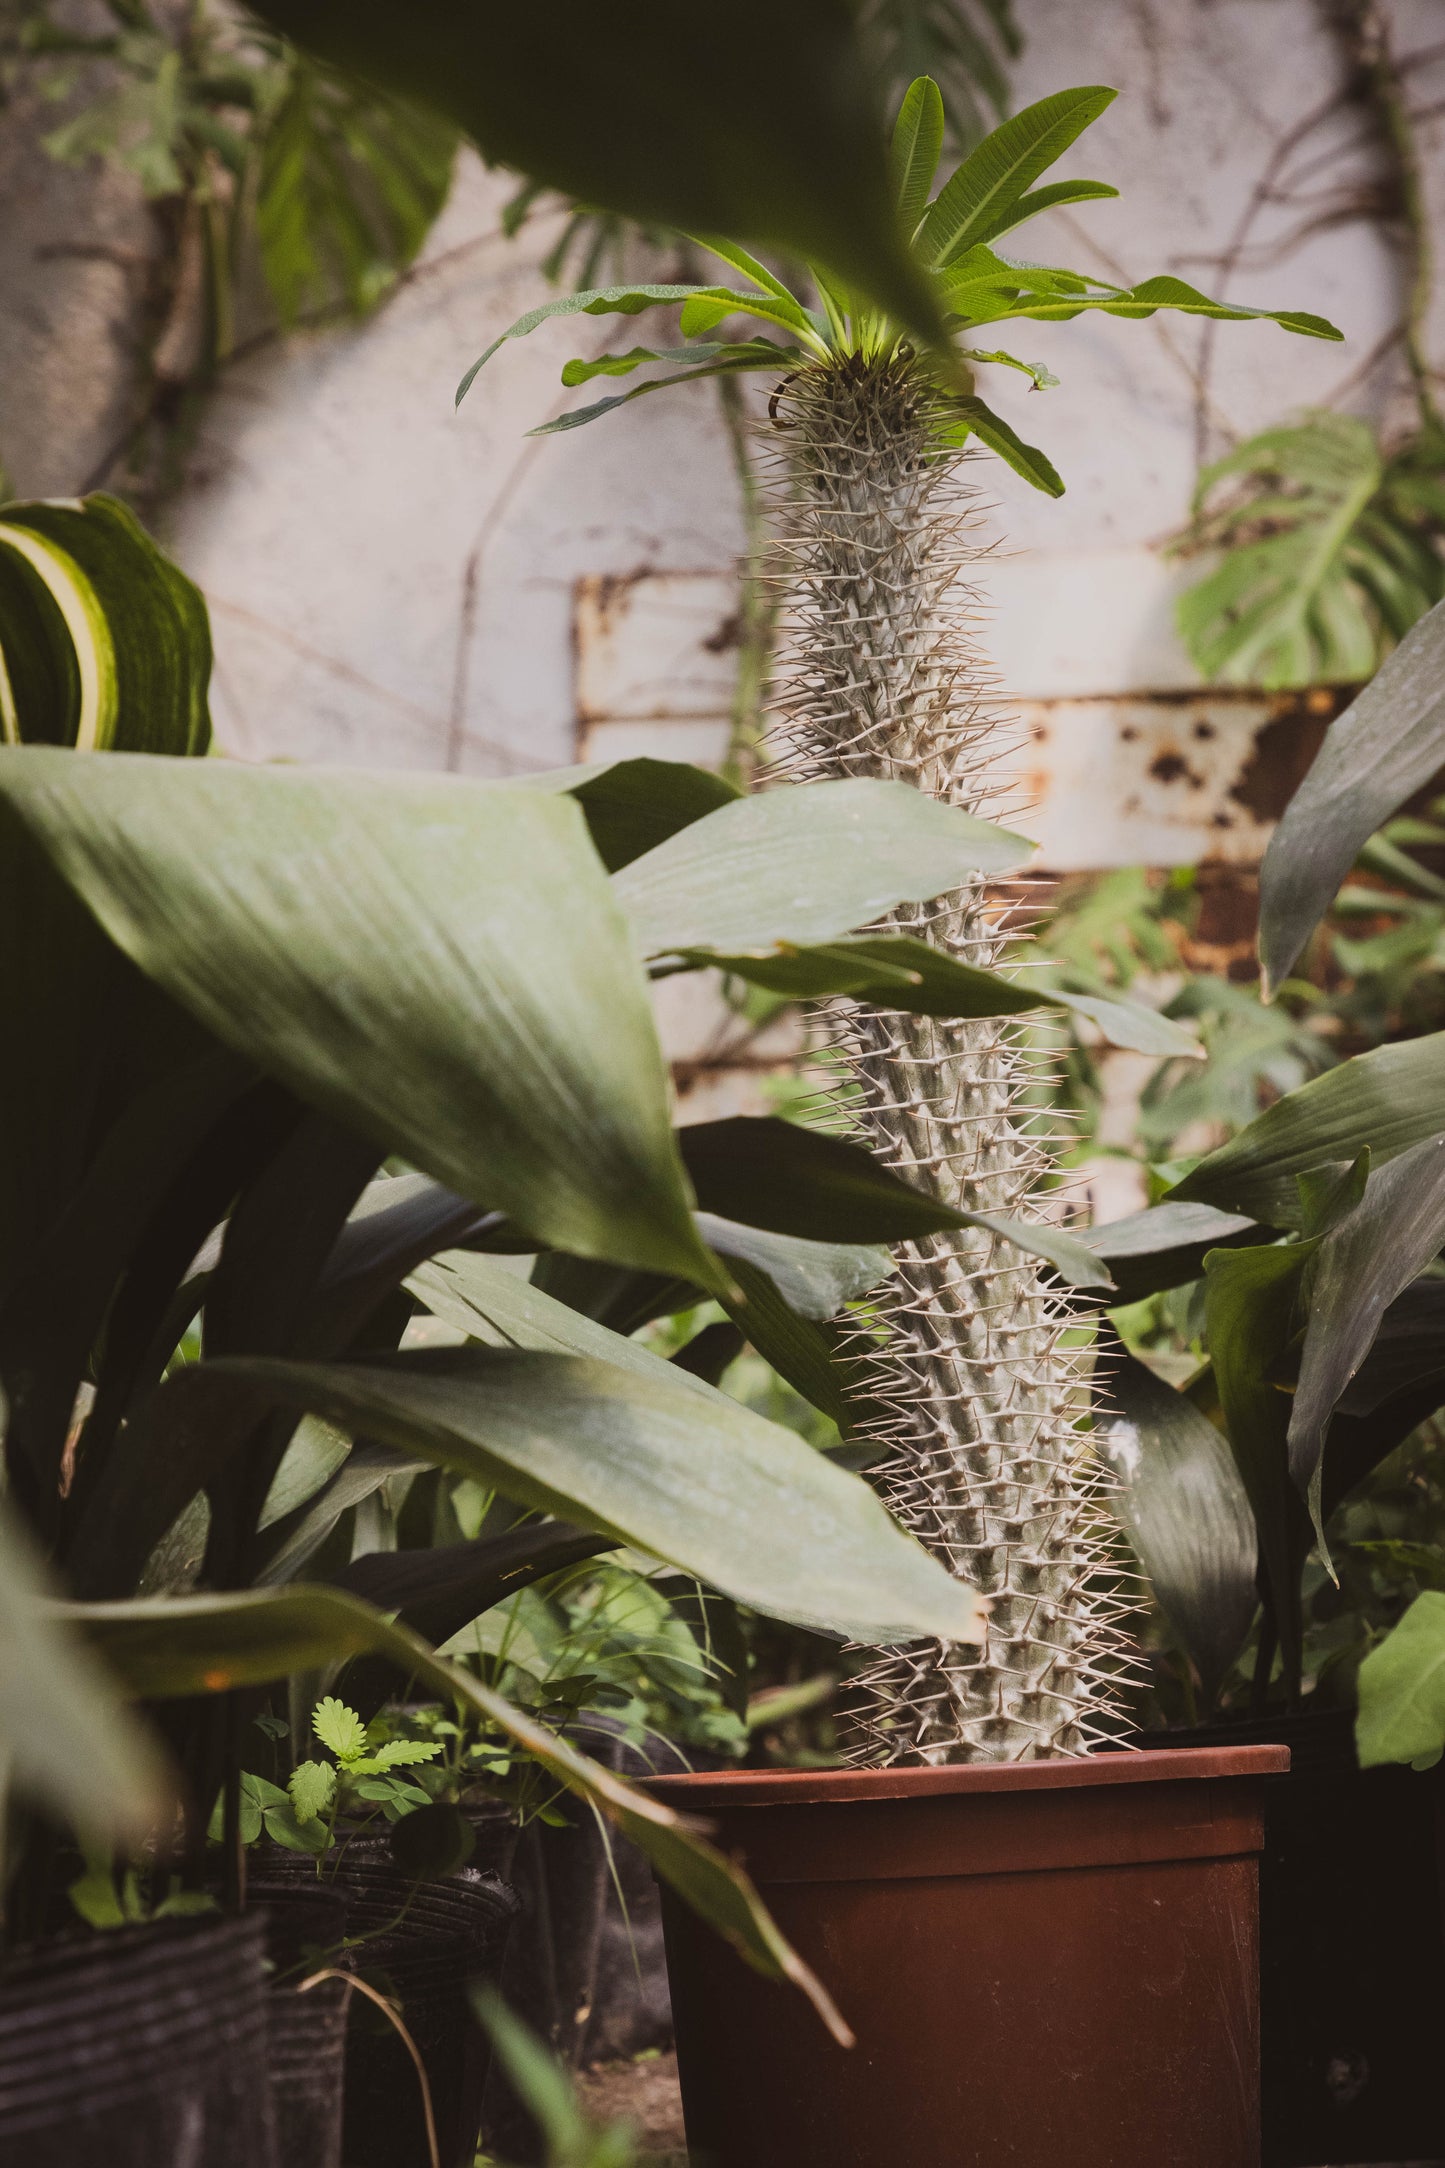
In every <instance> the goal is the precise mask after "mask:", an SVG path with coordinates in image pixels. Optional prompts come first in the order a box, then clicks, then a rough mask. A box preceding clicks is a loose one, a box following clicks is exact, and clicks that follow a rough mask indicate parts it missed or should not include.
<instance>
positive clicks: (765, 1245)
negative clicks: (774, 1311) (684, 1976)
mask: <svg viewBox="0 0 1445 2168" xmlns="http://www.w3.org/2000/svg"><path fill="white" fill-rule="evenodd" d="M696 1224H697V1231H698V1233H699V1234H700V1235H701V1236H702V1239H703V1241H704V1242H706V1243H707V1245H708V1247H709V1248H710V1249H714V1250H717V1251H718V1253H719V1254H720V1255H721V1256H723V1257H726V1258H728V1259H729V1260H730V1261H731V1262H732V1263H733V1264H738V1263H741V1264H747V1265H752V1266H754V1267H755V1268H756V1269H757V1270H758V1271H759V1272H765V1273H766V1274H767V1276H768V1278H769V1279H770V1280H771V1281H772V1282H773V1285H774V1286H775V1287H776V1288H777V1290H778V1293H779V1294H780V1295H781V1296H782V1298H783V1300H784V1301H785V1302H786V1303H787V1304H788V1306H789V1308H790V1309H794V1310H796V1311H797V1312H798V1314H799V1316H800V1317H813V1318H829V1317H836V1316H837V1315H838V1312H839V1311H840V1310H841V1309H842V1307H843V1305H844V1303H846V1302H852V1301H853V1300H854V1298H855V1297H856V1296H858V1295H864V1294H866V1293H867V1292H868V1290H869V1288H870V1287H876V1286H877V1285H878V1282H879V1281H880V1280H885V1279H887V1277H888V1275H889V1273H890V1272H891V1271H892V1270H893V1259H892V1258H891V1257H890V1255H889V1253H888V1251H887V1250H886V1249H883V1248H881V1247H880V1246H879V1245H878V1244H876V1243H869V1242H810V1241H808V1240H806V1239H805V1238H804V1237H803V1236H801V1235H780V1234H774V1233H771V1232H769V1231H768V1230H767V1229H766V1228H762V1227H748V1226H745V1225H743V1224H741V1223H740V1222H738V1221H735V1220H726V1219H719V1218H718V1216H717V1214H716V1213H714V1212H699V1213H698V1214H697V1215H696Z"/></svg>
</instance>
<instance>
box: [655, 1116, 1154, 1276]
mask: <svg viewBox="0 0 1445 2168" xmlns="http://www.w3.org/2000/svg"><path fill="white" fill-rule="evenodd" d="M678 1142H679V1144H680V1146H681V1148H682V1156H683V1160H684V1162H685V1164H686V1166H687V1171H688V1173H689V1175H690V1176H691V1178H692V1184H693V1188H694V1190H695V1191H696V1194H697V1200H698V1203H699V1205H700V1206H701V1207H702V1208H703V1210H704V1211H707V1212H717V1213H719V1214H721V1215H722V1216H723V1217H725V1218H727V1219H734V1220H741V1221H743V1222H744V1223H745V1224H747V1225H749V1226H756V1227H764V1228H768V1229H770V1230H771V1231H772V1232H774V1233H776V1234H782V1235H801V1236H803V1237H804V1238H805V1239H806V1240H809V1241H813V1242H845V1243H848V1242H854V1243H869V1242H903V1241H909V1240H911V1239H914V1238H916V1237H918V1236H921V1235H929V1234H938V1233H941V1232H942V1231H943V1229H944V1228H947V1227H989V1228H992V1229H993V1230H994V1232H995V1233H997V1234H1000V1235H1003V1236H1004V1237H1005V1238H1006V1239H1007V1240H1008V1241H1011V1242H1015V1243H1017V1244H1018V1246H1019V1247H1020V1248H1021V1249H1025V1250H1029V1251H1031V1252H1032V1253H1033V1254H1035V1255H1036V1256H1040V1257H1046V1258H1047V1259H1048V1260H1049V1262H1050V1263H1051V1264H1053V1265H1054V1266H1055V1267H1056V1269H1057V1270H1059V1271H1060V1272H1061V1273H1062V1274H1063V1275H1064V1277H1065V1278H1066V1279H1068V1280H1069V1281H1070V1283H1071V1284H1073V1285H1078V1286H1085V1287H1107V1286H1109V1285H1111V1284H1112V1283H1111V1281H1110V1278H1109V1274H1108V1271H1107V1269H1106V1268H1105V1267H1104V1266H1103V1265H1101V1264H1100V1262H1099V1260H1098V1258H1097V1257H1095V1256H1092V1255H1091V1254H1090V1252H1089V1251H1088V1250H1087V1249H1086V1248H1085V1247H1084V1245H1083V1244H1082V1243H1081V1242H1079V1241H1078V1240H1077V1238H1076V1237H1073V1236H1070V1235H1067V1234H1065V1233H1064V1232H1063V1231H1062V1229H1059V1228H1054V1227H1047V1226H1035V1225H1034V1224H1032V1223H1025V1222H1023V1221H1020V1220H1012V1219H1005V1218H1002V1217H1001V1216H1000V1215H998V1214H996V1213H988V1212H966V1211H962V1210H960V1209H958V1208H957V1207H955V1206H953V1205H948V1204H944V1203H943V1202H942V1201H941V1200H940V1199H938V1198H934V1197H930V1196H928V1195H927V1194H926V1193H925V1192H923V1191H922V1190H918V1189H914V1188H913V1187H912V1186H911V1185H910V1184H909V1183H906V1182H904V1181H903V1180H902V1179H901V1178H900V1177H899V1176H898V1175H897V1174H895V1173H894V1172H893V1171H892V1170H891V1169H890V1168H888V1167H885V1166H884V1165H883V1163H882V1162H881V1161H880V1160H877V1159H875V1158H874V1157H873V1156H872V1154H871V1153H869V1152H865V1151H864V1150H862V1148H861V1147H860V1146H858V1145H856V1144H850V1143H848V1142H847V1140H846V1139H845V1138H842V1137H832V1136H828V1135H826V1134H825V1133H824V1132H822V1131H820V1130H816V1129H804V1128H803V1127H802V1126H801V1125H800V1124H799V1123H796V1122H784V1121H779V1120H777V1119H776V1118H775V1117H772V1116H766V1115H757V1116H750V1115H734V1116H732V1117H730V1118H729V1119H727V1120H724V1121H719V1122H695V1123H692V1124H690V1125H689V1126H688V1127H687V1128H686V1129H680V1130H679V1131H678Z"/></svg>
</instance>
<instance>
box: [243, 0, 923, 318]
mask: <svg viewBox="0 0 1445 2168" xmlns="http://www.w3.org/2000/svg"><path fill="white" fill-rule="evenodd" d="M259 12H260V14H261V15H262V17H263V19H264V20H265V21H267V22H269V23H271V24H272V25H273V26H274V27H275V28H276V29H278V30H280V31H282V32H283V33H284V34H285V35H286V36H288V37H292V38H294V39H295V40H296V41H297V43H298V44H300V45H301V46H303V47H305V48H306V49H307V50H309V51H311V52H314V53H316V54H317V55H318V56H319V57H320V58H322V59H324V60H328V61H332V62H336V63H339V64H340V65H341V66H343V67H344V68H345V69H347V70H348V71H350V72H352V73H354V74H356V75H359V76H361V77H363V78H364V79H366V80H368V81H371V82H373V83H377V84H379V85H381V86H382V88H384V89H385V90H387V91H388V92H397V93H401V94H403V95H406V96H409V97H415V98H419V99H421V100H423V101H424V102H426V103H428V104H431V105H433V106H436V107H438V108H439V109H440V110H441V111H442V112H444V113H446V114H447V115H448V116H449V117H450V118H451V119H452V120H453V121H455V122H456V123H457V125H458V126H459V127H461V128H463V129H464V130H465V131H466V132H467V133H468V134H469V135H470V136H472V138H473V139H474V141H475V142H476V143H477V144H478V146H479V147H480V149H481V151H482V153H483V155H484V156H485V157H486V158H487V159H488V160H489V161H490V162H494V163H497V164H501V165H505V166H511V167H513V168H514V169H515V170H516V171H517V172H519V173H525V174H528V175H529V176H531V177H532V178H533V179H534V180H536V181H540V182H544V183H545V184H546V185H547V186H548V187H550V188H555V189H558V190H560V191H561V192H562V193H563V194H564V195H568V196H573V197H576V198H578V199H579V200H580V201H582V202H584V203H587V204H593V205H598V206H600V207H602V208H604V209H607V210H609V211H616V212H621V213H622V214H623V215H624V216H625V217H627V218H631V219H635V220H637V221H639V222H640V223H641V224H643V225H648V226H657V225H661V226H666V227H671V228H673V229H681V230H682V231H683V232H686V233H717V234H726V235H728V236H730V237H733V238H736V239H739V240H744V241H752V242H762V243H765V244H768V245H769V246H771V247H773V248H776V249H778V250H780V251H782V252H783V253H784V254H785V255H787V256H789V257H792V258H794V259H796V258H799V257H801V258H802V259H803V260H804V261H810V262H811V261H814V260H816V261H818V262H820V263H823V264H825V265H827V266H829V267H830V268H831V269H832V270H833V271H835V272H836V273H837V274H838V275H839V276H840V277H842V278H844V279H846V280H847V281H848V282H849V283H850V284H852V285H854V286H857V287H858V288H860V289H861V290H862V291H863V292H865V293H867V294H868V295H869V297H870V298H871V299H872V300H873V301H874V302H875V303H876V304H877V305H878V306H879V307H881V308H884V309H887V310H888V311H889V312H890V313H891V314H892V315H893V316H894V317H895V318H896V319H897V320H898V321H899V322H900V323H902V324H903V325H904V326H906V327H907V328H908V329H909V330H910V331H911V332H912V333H913V334H914V335H915V336H916V337H917V338H919V339H920V340H921V341H922V342H923V343H925V344H927V343H931V342H933V341H935V340H937V339H938V337H939V335H940V330H939V325H938V321H937V318H936V316H935V315H934V312H933V310H932V308H931V307H930V304H929V297H928V294H927V290H926V284H925V281H924V279H923V277H922V275H921V273H920V271H919V269H918V267H917V265H916V264H915V263H914V261H913V259H912V258H911V256H910V255H909V253H908V250H907V248H906V246H905V243H904V238H903V236H902V235H901V233H900V232H899V230H898V225H897V221H896V217H895V213H894V208H893V198H892V192H891V190H890V188H889V183H888V168H887V159H886V136H885V132H884V128H883V123H882V116H881V114H880V112H879V110H878V106H877V102H876V94H875V85H874V80H873V76H872V72H871V70H870V67H869V64H868V61H867V59H866V58H865V55H864V51H863V48H862V46H861V44H860V43H859V40H858V36H857V31H856V27H855V21H854V16H853V12H852V10H851V8H849V7H847V6H846V5H845V4H844V0H790V4H789V6H788V7H787V8H786V10H784V11H781V12H780V11H779V9H778V8H777V7H776V6H774V5H772V4H771V0H732V5H731V6H730V7H729V8H728V9H727V11H726V12H725V13H722V14H720V13H718V12H717V11H716V10H714V9H711V8H690V9H684V10H681V11H679V9H678V8H677V7H676V6H675V5H673V4H671V0H636V4H635V5H633V6H632V7H631V8H630V9H629V10H628V11H627V12H626V14H625V16H623V17H621V18H618V19H614V18H613V17H611V16H609V15H603V14H599V12H598V11H597V9H596V8H595V7H591V6H588V5H586V4H585V0H533V4H532V5H531V6H529V7H525V8H504V7H499V6H496V5H489V4H478V5H474V6H468V7H464V8H459V7H457V6H456V5H454V4H452V0H410V4H409V5H408V6H407V7H406V8H405V9H398V8H397V7H395V6H394V5H392V4H389V0H262V5H261V7H260V9H259Z"/></svg>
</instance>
